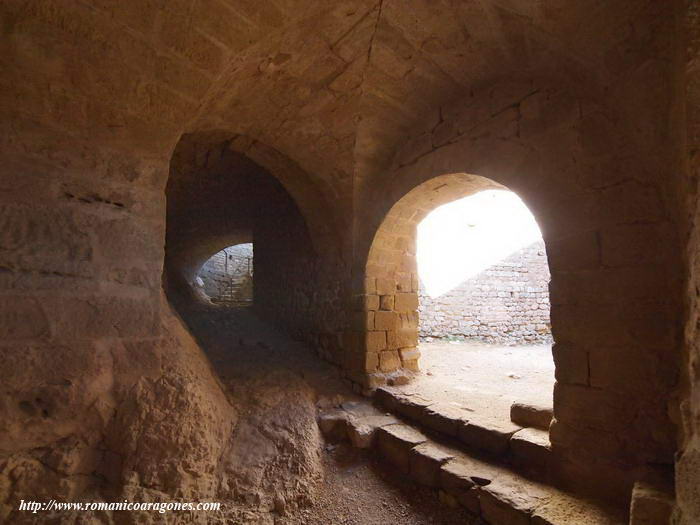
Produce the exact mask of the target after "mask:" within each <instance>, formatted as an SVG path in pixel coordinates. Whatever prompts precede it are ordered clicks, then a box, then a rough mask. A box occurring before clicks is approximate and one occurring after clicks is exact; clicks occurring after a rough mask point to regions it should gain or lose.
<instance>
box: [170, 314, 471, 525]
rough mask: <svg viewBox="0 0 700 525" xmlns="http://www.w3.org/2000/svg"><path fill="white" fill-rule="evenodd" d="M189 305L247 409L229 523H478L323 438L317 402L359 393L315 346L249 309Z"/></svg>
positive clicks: (228, 498)
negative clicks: (290, 335) (296, 339)
mask: <svg viewBox="0 0 700 525" xmlns="http://www.w3.org/2000/svg"><path fill="white" fill-rule="evenodd" d="M181 314H184V315H183V318H184V319H186V321H187V324H188V325H189V327H190V330H191V331H192V333H193V335H195V337H196V338H197V339H198V341H199V343H200V345H201V346H202V348H203V350H204V351H205V353H206V354H207V355H208V357H209V360H210V362H211V364H212V368H213V369H214V370H215V371H216V372H217V375H218V376H219V379H220V381H221V383H222V385H223V386H224V388H225V390H226V393H227V396H228V397H229V400H230V402H231V405H232V407H234V408H235V410H236V411H237V413H238V416H239V417H238V421H237V424H236V428H235V431H234V434H233V436H232V440H231V447H230V448H229V450H228V451H227V453H226V454H225V457H224V458H222V472H223V474H222V476H224V477H226V481H225V484H226V486H227V487H228V489H227V490H225V491H223V492H222V493H221V500H222V501H223V503H224V508H225V510H224V512H223V513H222V515H220V516H219V517H218V518H219V519H220V520H221V522H225V523H255V524H266V525H267V524H269V525H272V524H274V525H277V524H289V525H302V524H305V525H306V524H308V525H321V524H323V525H327V524H334V525H335V524H348V525H374V524H377V525H379V524H381V525H385V524H389V523H392V524H393V523H396V524H399V523H400V524H402V525H404V524H405V525H428V524H445V525H452V524H467V525H468V524H470V523H477V521H475V518H473V517H469V515H468V514H466V513H465V511H464V510H462V509H453V508H450V507H447V506H445V505H442V504H441V503H440V502H439V500H438V497H437V494H436V493H435V492H434V491H432V490H429V489H425V488H421V487H418V486H416V485H415V484H413V483H411V482H409V481H407V480H404V479H403V476H402V474H400V473H398V472H392V471H391V470H389V467H387V466H385V465H383V464H381V463H379V462H377V461H376V460H375V458H373V457H372V456H371V455H370V454H369V453H367V452H365V451H360V450H356V449H352V448H351V447H349V446H348V445H346V444H337V445H335V444H330V443H326V442H325V441H324V439H323V437H322V436H321V435H320V433H319V431H318V427H317V424H316V419H315V418H316V407H319V406H324V405H325V406H328V405H335V404H338V403H340V402H342V401H345V400H352V399H358V398H357V396H356V395H355V394H353V393H352V392H351V391H350V390H349V388H348V386H347V384H345V383H344V382H343V381H341V379H340V378H339V377H338V374H337V373H336V370H335V369H334V368H333V367H331V366H330V365H328V364H326V363H325V362H323V361H322V360H320V359H319V358H318V357H317V356H316V355H315V354H314V353H313V352H312V351H311V349H309V348H308V347H306V346H305V345H302V344H300V343H296V342H293V341H291V340H289V339H288V338H287V337H286V336H284V335H283V334H281V333H280V332H278V331H277V330H275V329H273V328H272V327H271V326H270V325H269V324H267V323H265V322H263V321H261V320H260V319H258V318H257V317H256V316H255V315H254V314H253V313H252V311H251V310H250V309H228V308H197V309H190V310H188V311H183V312H181ZM210 519H211V518H210Z"/></svg>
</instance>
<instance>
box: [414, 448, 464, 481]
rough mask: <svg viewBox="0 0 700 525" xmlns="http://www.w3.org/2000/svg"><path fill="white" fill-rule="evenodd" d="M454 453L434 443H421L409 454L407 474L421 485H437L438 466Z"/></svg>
mask: <svg viewBox="0 0 700 525" xmlns="http://www.w3.org/2000/svg"><path fill="white" fill-rule="evenodd" d="M453 457H454V455H453V454H452V453H450V451H448V450H447V449H444V448H442V447H440V446H438V445H436V444H434V443H422V444H420V445H418V446H416V447H414V448H413V449H412V450H411V452H410V455H409V475H410V476H411V478H412V479H413V480H414V481H416V482H417V483H419V484H421V485H426V486H428V487H438V486H439V478H440V468H441V467H442V465H443V464H444V463H446V462H447V461H448V460H450V459H452V458H453Z"/></svg>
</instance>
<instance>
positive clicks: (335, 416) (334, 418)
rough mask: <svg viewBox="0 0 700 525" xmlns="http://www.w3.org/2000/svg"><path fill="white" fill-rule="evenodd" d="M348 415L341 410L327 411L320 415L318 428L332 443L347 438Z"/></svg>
mask: <svg viewBox="0 0 700 525" xmlns="http://www.w3.org/2000/svg"><path fill="white" fill-rule="evenodd" d="M348 419H349V417H348V414H347V412H345V411H344V410H341V409H332V410H327V411H324V412H322V413H320V414H319V415H318V428H319V429H321V432H322V433H323V435H324V436H325V437H326V438H327V439H329V440H331V441H342V440H344V439H346V438H347V429H348Z"/></svg>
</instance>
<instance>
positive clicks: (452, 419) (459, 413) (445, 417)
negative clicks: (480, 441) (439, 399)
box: [420, 403, 466, 437]
mask: <svg viewBox="0 0 700 525" xmlns="http://www.w3.org/2000/svg"><path fill="white" fill-rule="evenodd" d="M420 422H421V423H422V424H423V425H425V426H426V427H428V428H430V429H431V430H434V431H435V432H440V433H441V434H445V435H446V436H451V437H457V435H458V431H459V427H460V426H462V425H464V424H466V419H465V414H464V411H463V410H460V409H459V408H457V407H454V406H452V405H449V404H445V403H434V404H431V405H429V406H428V407H426V410H424V411H422V412H421V414H420Z"/></svg>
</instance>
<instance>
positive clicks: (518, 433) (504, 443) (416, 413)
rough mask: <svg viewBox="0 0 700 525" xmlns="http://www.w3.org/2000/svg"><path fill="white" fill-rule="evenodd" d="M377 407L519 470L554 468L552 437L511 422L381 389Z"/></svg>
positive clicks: (537, 471)
mask: <svg viewBox="0 0 700 525" xmlns="http://www.w3.org/2000/svg"><path fill="white" fill-rule="evenodd" d="M375 400H376V402H377V404H378V405H379V406H381V407H383V408H385V409H386V410H388V411H390V412H393V413H395V414H398V415H400V416H403V417H405V418H407V419H409V420H411V421H412V422H415V423H417V424H418V425H419V426H420V427H421V428H424V429H426V430H429V431H433V432H436V433H437V434H439V435H443V436H445V437H448V438H454V439H456V440H457V441H459V442H460V443H462V444H463V445H464V446H465V447H466V448H467V449H470V450H473V451H476V452H479V453H481V454H487V455H489V456H491V457H494V458H497V459H498V460H499V461H501V462H504V463H512V464H513V465H514V466H516V467H517V468H518V469H520V470H523V471H525V472H527V473H531V474H540V475H542V476H545V475H546V474H547V472H548V469H549V466H550V459H549V458H550V455H551V450H550V446H549V434H548V432H547V431H545V430H540V429H538V428H524V427H522V426H520V425H517V424H515V423H513V422H511V421H507V420H503V419H495V418H492V417H485V416H480V415H477V414H474V413H473V412H468V411H466V410H463V409H460V408H458V407H455V406H453V405H447V404H445V403H433V402H432V401H430V400H428V399H425V398H424V397H422V396H420V395H418V394H405V393H402V392H400V391H398V390H395V389H392V388H391V387H382V388H378V389H377V390H376V392H375Z"/></svg>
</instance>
